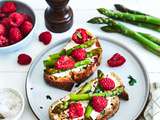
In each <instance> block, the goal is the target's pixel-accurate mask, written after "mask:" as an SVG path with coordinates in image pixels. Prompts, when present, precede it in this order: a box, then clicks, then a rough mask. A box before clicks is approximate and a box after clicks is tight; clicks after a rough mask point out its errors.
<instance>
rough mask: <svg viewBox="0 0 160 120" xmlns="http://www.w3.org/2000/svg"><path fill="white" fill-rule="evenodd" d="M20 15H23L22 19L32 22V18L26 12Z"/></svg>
mask: <svg viewBox="0 0 160 120" xmlns="http://www.w3.org/2000/svg"><path fill="white" fill-rule="evenodd" d="M21 15H22V16H23V19H24V21H29V22H31V23H32V18H31V17H30V16H29V15H27V14H26V13H21Z"/></svg>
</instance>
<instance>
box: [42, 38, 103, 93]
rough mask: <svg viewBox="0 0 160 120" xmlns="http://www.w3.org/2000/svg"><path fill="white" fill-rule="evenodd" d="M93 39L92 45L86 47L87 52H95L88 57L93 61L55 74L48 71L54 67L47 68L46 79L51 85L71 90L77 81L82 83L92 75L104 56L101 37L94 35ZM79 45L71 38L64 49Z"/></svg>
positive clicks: (45, 71)
mask: <svg viewBox="0 0 160 120" xmlns="http://www.w3.org/2000/svg"><path fill="white" fill-rule="evenodd" d="M91 40H92V41H94V43H93V44H92V46H90V47H88V48H84V49H85V50H86V51H87V53H90V52H94V56H92V57H87V58H86V59H89V60H90V61H91V63H89V64H87V65H82V66H80V67H76V68H73V69H70V70H66V71H61V72H56V73H54V74H51V73H49V72H48V71H51V70H52V68H45V70H44V80H45V81H46V82H47V83H48V84H49V85H51V86H54V87H57V88H60V89H64V90H67V91H71V89H72V87H73V86H74V84H75V83H77V84H80V83H82V82H83V81H85V80H86V79H87V78H88V77H89V76H91V75H92V73H94V71H95V70H96V69H97V67H98V66H99V65H100V62H101V56H102V48H101V46H100V43H99V39H98V38H96V37H93V38H92V39H91ZM84 44H85V43H84ZM77 46H79V44H76V43H75V42H74V41H73V40H70V41H69V42H68V43H67V45H66V46H65V47H64V49H63V50H65V51H67V50H69V49H72V48H76V47H77Z"/></svg>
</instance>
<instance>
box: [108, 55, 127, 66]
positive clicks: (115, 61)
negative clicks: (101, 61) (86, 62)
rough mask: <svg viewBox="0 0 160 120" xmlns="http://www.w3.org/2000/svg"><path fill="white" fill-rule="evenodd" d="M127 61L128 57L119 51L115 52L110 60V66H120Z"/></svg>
mask: <svg viewBox="0 0 160 120" xmlns="http://www.w3.org/2000/svg"><path fill="white" fill-rule="evenodd" d="M125 62H126V59H125V58H124V57H123V56H122V55H120V54H119V53H116V54H114V55H113V56H112V57H111V58H110V59H109V60H108V61H107V63H108V65H109V66H110V67H118V66H121V65H123V64H124V63H125Z"/></svg>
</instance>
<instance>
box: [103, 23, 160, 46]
mask: <svg viewBox="0 0 160 120" xmlns="http://www.w3.org/2000/svg"><path fill="white" fill-rule="evenodd" d="M105 31H106V32H118V33H119V32H121V31H120V30H119V29H116V28H114V26H105ZM138 33H139V34H141V35H142V36H143V37H145V38H147V39H148V40H150V41H152V42H154V43H156V44H158V45H160V38H157V37H155V36H153V35H150V34H147V33H142V32H138Z"/></svg>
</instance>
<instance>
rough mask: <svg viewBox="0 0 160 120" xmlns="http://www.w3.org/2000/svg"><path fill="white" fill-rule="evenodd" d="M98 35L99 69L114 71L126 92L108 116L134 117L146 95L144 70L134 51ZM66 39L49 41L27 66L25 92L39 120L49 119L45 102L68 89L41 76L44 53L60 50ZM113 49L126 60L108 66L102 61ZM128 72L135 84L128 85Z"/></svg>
mask: <svg viewBox="0 0 160 120" xmlns="http://www.w3.org/2000/svg"><path fill="white" fill-rule="evenodd" d="M100 39H101V40H100V43H101V45H102V48H103V56H102V63H101V65H100V66H99V68H98V69H101V70H102V71H103V72H108V71H114V72H116V73H118V74H119V75H121V76H122V78H123V79H124V84H125V86H126V89H127V91H128V93H129V96H130V100H129V101H127V102H126V101H121V104H120V109H119V111H118V112H117V113H116V114H115V116H114V117H112V118H111V119H110V120H135V119H136V118H137V117H138V116H139V115H140V113H141V112H142V111H143V108H144V106H145V105H146V102H147V99H148V95H149V80H148V76H147V73H146V70H145V68H144V66H143V65H142V63H141V62H140V60H139V59H138V58H137V57H136V55H135V54H133V52H132V51H131V50H129V49H128V48H127V47H125V46H123V45H121V44H119V43H118V42H116V41H115V40H111V39H108V38H101V37H100ZM68 40H69V39H68ZM66 42H67V40H62V41H61V42H59V43H57V44H55V45H51V46H50V47H49V48H48V49H47V50H45V51H44V52H43V53H41V54H40V55H39V56H38V57H37V59H35V61H34V62H33V64H32V65H31V67H30V69H29V72H28V76H27V80H26V94H27V97H28V102H29V104H30V107H31V109H32V111H33V113H34V114H35V115H36V117H37V118H39V119H40V120H49V117H48V108H49V106H50V105H51V104H52V103H53V102H54V101H55V100H57V99H59V98H62V97H63V96H65V95H66V94H68V93H69V92H66V91H64V90H60V89H57V88H54V87H51V86H49V85H48V84H46V83H45V81H44V80H43V68H44V67H43V60H44V59H46V58H47V56H48V55H50V54H52V53H54V52H57V51H60V50H61V49H62V48H63V47H64V45H65V44H66ZM117 52H118V53H120V54H122V55H123V56H125V58H126V60H127V62H126V63H125V64H124V65H123V66H121V67H117V68H110V67H108V66H107V65H106V61H107V59H109V58H110V57H111V56H112V55H113V54H114V53H117ZM129 75H132V76H133V77H134V78H136V79H137V84H135V85H134V86H129V84H128V81H129V79H128V76H129ZM94 77H96V72H95V73H94V74H93V75H92V76H91V77H90V78H88V80H90V79H92V78H94ZM74 89H76V88H74ZM47 96H50V97H51V98H52V100H50V99H47Z"/></svg>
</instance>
